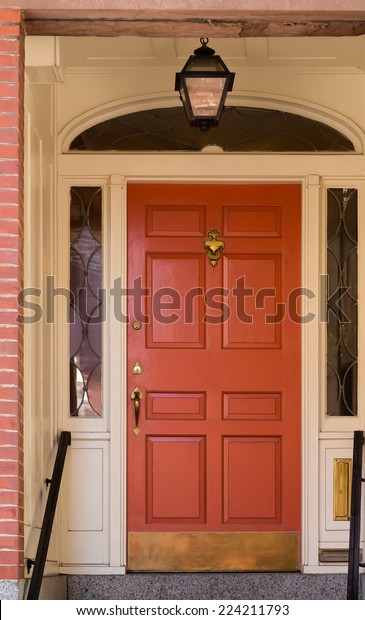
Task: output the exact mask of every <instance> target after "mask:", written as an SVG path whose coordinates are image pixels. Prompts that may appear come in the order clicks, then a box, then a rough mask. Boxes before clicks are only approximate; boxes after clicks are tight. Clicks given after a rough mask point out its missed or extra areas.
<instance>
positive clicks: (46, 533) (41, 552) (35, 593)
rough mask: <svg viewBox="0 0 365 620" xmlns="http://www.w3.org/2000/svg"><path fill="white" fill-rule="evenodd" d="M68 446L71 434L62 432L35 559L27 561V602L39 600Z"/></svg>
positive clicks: (48, 481) (48, 480)
mask: <svg viewBox="0 0 365 620" xmlns="http://www.w3.org/2000/svg"><path fill="white" fill-rule="evenodd" d="M70 444H71V433H70V432H69V431H62V432H61V435H60V440H59V442H58V448H57V454H56V460H55V463H54V467H53V474H52V478H51V479H47V483H49V484H50V489H49V494H48V498H47V503H46V509H45V511H44V516H43V522H42V529H41V533H40V536H39V542H38V547H37V553H36V557H35V560H34V561H33V560H28V565H32V564H34V567H33V573H32V577H31V580H30V585H29V590H28V595H27V600H28V601H35V600H38V598H39V592H40V589H41V585H42V579H43V573H44V567H45V564H46V559H47V553H48V547H49V541H50V538H51V533H52V526H53V521H54V516H55V512H56V505H57V499H58V493H59V490H60V485H61V479H62V472H63V466H64V464H65V459H66V452H67V448H68V446H69V445H70Z"/></svg>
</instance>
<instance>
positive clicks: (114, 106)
mask: <svg viewBox="0 0 365 620" xmlns="http://www.w3.org/2000/svg"><path fill="white" fill-rule="evenodd" d="M233 101H234V103H235V104H237V105H241V106H242V105H250V106H255V107H256V106H258V107H260V108H266V109H280V110H283V111H290V112H292V113H296V114H299V115H302V116H307V117H309V118H313V119H316V120H317V121H319V122H323V123H326V124H328V125H330V126H331V127H334V128H335V129H336V130H338V131H339V132H341V133H342V134H344V135H346V136H347V138H348V139H349V140H351V142H352V143H353V145H354V151H355V152H350V153H349V152H347V153H341V154H336V153H334V154H331V155H327V154H321V155H320V156H317V155H316V154H313V153H311V154H300V155H299V154H298V155H296V156H293V154H288V153H282V154H277V153H276V154H275V153H260V154H254V155H250V154H249V153H244V154H241V153H236V154H232V153H222V152H218V153H217V152H214V150H212V151H209V149H208V150H206V151H204V152H203V153H194V154H192V155H187V154H186V153H184V154H180V153H177V154H175V155H174V157H171V154H168V153H163V152H158V153H153V154H151V153H150V154H148V153H135V154H133V155H131V153H110V152H109V153H106V152H104V153H98V154H96V153H87V152H86V153H78V152H69V146H70V144H71V142H72V140H73V139H74V138H75V137H76V136H77V135H78V134H80V132H81V131H83V130H85V129H86V128H88V127H91V126H93V125H95V124H97V123H99V122H102V121H103V120H106V119H110V118H113V117H115V116H118V115H121V114H122V113H124V112H125V113H132V112H136V111H138V110H146V109H151V108H163V107H170V106H171V104H173V105H174V106H175V105H176V97H173V96H171V95H167V94H161V95H160V96H159V97H156V96H154V97H148V96H146V97H144V98H143V99H142V100H141V99H139V100H137V99H135V98H133V99H128V100H124V101H118V102H113V103H111V104H110V105H108V106H103V107H102V108H97V109H94V110H92V111H91V112H88V113H87V114H83V115H81V116H80V117H78V118H77V119H75V120H74V121H72V123H69V125H67V126H66V127H65V128H64V130H63V131H62V132H61V134H60V135H59V159H58V161H59V175H60V198H59V204H60V205H68V203H69V192H70V187H71V186H75V185H78V184H80V185H84V186H85V185H86V186H89V185H94V186H95V185H97V186H99V185H100V186H102V187H103V188H104V190H103V191H104V193H105V197H106V198H105V199H106V205H107V206H108V209H107V211H108V215H107V219H106V225H107V227H108V229H107V232H106V235H107V238H108V239H110V244H111V246H112V247H114V250H113V249H112V250H111V251H110V252H108V256H107V257H106V260H107V265H106V270H107V281H108V282H109V283H110V282H111V279H112V278H113V277H116V276H118V275H120V274H122V278H125V276H126V271H125V264H126V256H127V248H126V233H125V231H126V198H127V187H128V185H129V184H130V183H134V182H140V181H141V182H144V181H146V180H148V181H152V182H156V181H159V182H161V181H163V182H164V183H175V182H183V183H197V182H199V183H215V182H225V183H232V182H235V183H237V181H238V182H239V183H245V184H247V183H251V182H259V183H269V182H270V183H272V182H273V183H279V182H282V181H285V182H289V183H295V182H297V183H300V184H301V186H302V207H303V209H302V210H303V215H302V230H303V232H302V285H303V287H304V288H305V289H306V290H311V291H312V292H313V293H314V298H313V299H312V300H311V301H310V300H308V299H304V300H303V308H302V309H303V313H307V311H308V312H313V313H314V314H316V316H319V290H320V281H319V273H320V269H321V265H322V264H323V263H322V260H323V256H322V253H321V251H320V248H319V245H318V242H319V241H321V242H322V243H323V230H321V226H322V224H323V209H324V206H325V200H326V198H325V194H326V190H327V188H328V187H333V186H337V187H338V186H341V187H342V186H346V185H348V183H351V186H353V185H354V184H355V185H356V186H357V187H362V186H363V181H362V179H361V170H362V166H361V162H362V159H363V158H362V154H363V152H364V144H365V141H364V135H363V133H362V132H361V130H360V129H359V128H358V127H357V126H356V124H355V123H353V122H352V121H350V120H349V119H348V118H345V117H342V116H339V115H337V114H334V113H333V112H332V111H331V110H327V109H324V108H321V107H319V106H313V105H311V104H307V103H303V102H299V101H297V100H293V99H289V98H279V99H278V100H276V99H275V98H273V97H272V96H266V95H259V96H258V95H256V94H253V95H247V94H245V95H242V96H241V97H236V99H233ZM316 158H317V159H316ZM355 162H357V164H356V165H354V163H355ZM346 179H351V181H346ZM60 211H62V209H59V213H58V216H57V217H58V225H57V230H58V235H59V236H60V237H62V235H65V237H66V238H67V237H68V226H69V222H68V220H67V213H66V212H63V213H61V212H60ZM65 211H67V209H66V210H65ZM321 222H322V224H321ZM109 235H110V237H109ZM321 235H322V236H321ZM120 248H122V252H120ZM59 262H60V265H61V269H60V272H61V280H60V284H61V286H62V285H65V286H67V282H68V280H67V278H68V264H67V257H65V252H64V250H61V249H60V254H59ZM109 335H110V340H109V344H108V342H107V343H106V348H105V355H106V356H107V367H108V368H109V369H111V368H112V369H113V372H112V376H111V377H108V389H109V394H110V395H111V396H110V399H109V401H108V404H109V406H110V410H109V414H108V419H107V420H106V421H105V424H104V422H103V421H100V420H97V427H98V429H99V430H98V429H97V428H96V426H95V427H94V428H93V425H92V424H90V423H88V422H87V421H86V425H85V426H83V422H84V421H83V420H75V419H73V420H70V418H69V417H68V416H67V402H66V401H67V399H66V398H65V392H66V391H67V382H68V376H67V372H66V371H65V372H64V373H63V375H62V373H61V377H60V383H59V395H60V402H61V403H62V402H63V405H62V404H61V410H62V412H63V414H62V415H63V416H65V417H64V421H63V427H64V428H67V427H69V428H71V429H72V430H74V432H75V441H74V449H75V450H77V449H78V442H79V447H81V448H85V447H87V448H90V450H91V451H92V450H94V449H95V446H96V445H97V446H98V447H100V446H102V443H103V442H104V444H105V446H104V447H105V450H106V452H107V454H108V457H107V461H106V462H107V464H108V465H107V468H106V469H105V470H103V471H104V474H103V475H106V477H107V478H108V479H109V480H106V479H104V481H103V484H105V485H108V482H110V489H111V496H109V499H108V494H107V493H105V495H104V502H107V504H108V505H107V506H106V507H105V516H106V517H107V516H108V515H109V517H108V523H107V525H106V528H105V531H104V530H103V531H101V530H100V531H99V537H100V540H101V541H102V542H101V543H100V544H101V545H102V547H103V549H104V551H103V552H102V557H103V558H106V556H107V548H108V547H109V548H110V549H111V552H110V557H109V560H108V559H106V560H105V561H104V562H101V561H97V562H95V561H94V562H90V564H92V563H93V564H94V567H93V568H92V569H90V570H91V571H92V572H95V570H96V569H95V564H99V565H100V564H104V566H105V571H106V572H123V570H125V568H126V566H127V561H126V529H127V528H126V521H125V510H126V505H125V501H126V494H125V484H126V477H125V476H126V473H125V447H126V437H125V423H126V420H127V416H128V415H129V413H128V412H129V401H128V399H127V396H128V395H127V394H126V382H125V369H126V350H125V340H126V338H125V326H123V325H120V324H118V325H117V324H113V325H112V326H111V328H110V331H109ZM320 338H321V327H320V325H319V322H318V321H314V322H311V323H308V324H303V326H302V343H303V349H302V430H303V440H302V485H303V492H302V538H301V543H302V554H301V568H302V570H303V571H304V572H321V567H320V566H319V565H318V548H319V540H320V532H319V529H320V527H319V524H320V522H323V520H324V519H325V518H326V517H325V516H323V515H322V516H319V512H320V510H322V511H323V510H326V508H325V507H320V506H319V505H318V486H319V484H320V481H319V478H320V476H321V479H325V478H326V475H327V474H326V472H324V473H323V471H322V472H320V467H321V466H320V462H319V458H318V442H319V441H321V440H328V437H324V434H325V433H324V432H323V430H322V437H321V438H320V437H319V434H318V428H319V419H320V417H321V415H322V412H321V402H320V400H319V396H318V395H319V394H320V393H321V390H322V388H323V385H322V380H323V376H322V375H323V372H322V366H321V365H322V362H323V359H322V358H321V355H323V350H322V353H320V355H319V357H318V358H316V359H314V358H313V351H314V350H318V351H321V348H320V342H321V340H320ZM67 342H68V340H67V331H65V328H64V326H60V328H59V333H58V343H59V350H60V351H61V354H62V356H63V357H64V358H65V360H64V361H66V363H67V348H68V347H67ZM110 342H113V343H115V342H119V343H121V347H120V348H118V347H117V348H118V351H116V347H111V346H110ZM322 346H323V345H322ZM341 422H343V420H342V421H341ZM355 422H356V420H355ZM337 426H338V425H337ZM350 426H351V424H350ZM322 428H323V429H324V430H326V427H325V425H324V426H323V427H322ZM351 428H352V427H351ZM338 429H339V430H341V429H340V426H338ZM95 431H97V432H95ZM99 431H100V438H98V437H97V434H98V432H99ZM342 432H343V434H344V437H345V435H346V432H347V427H346V429H345V427H343V428H342ZM109 433H110V435H109ZM107 435H108V437H109V438H108V437H107ZM345 439H346V437H345ZM346 441H347V443H346V445H345V449H348V440H347V439H346ZM98 442H99V443H98ZM106 472H107V473H106ZM69 475H72V472H69ZM313 481H316V482H315V485H313ZM321 484H322V482H321ZM316 485H317V486H316ZM119 500H120V501H119ZM61 529H62V540H63V547H64V549H65V550H67V549H70V542H69V541H68V531H67V519H66V520H65V519H64V518H63V519H62V526H61ZM116 531H118V536H117V539H116V538H115V536H116ZM85 535H86V537H85V548H87V549H90V546H89V545H88V544H87V542H86V541H87V533H85ZM93 535H95V534H93ZM71 544H72V543H71ZM81 546H82V545H81ZM67 553H69V551H67ZM62 562H63V565H64V572H68V571H69V572H75V570H77V571H78V572H80V573H82V572H86V573H87V572H89V569H88V568H87V567H85V564H87V562H82V558H81V559H80V557H79V558H76V559H75V560H73V559H72V553H71V555H70V554H69V555H68V556H67V557H66V560H65V559H63V560H62ZM82 564H84V566H83V567H82V566H81V565H82ZM66 565H68V566H69V568H67V566H66ZM325 569H326V570H327V571H328V566H326V567H325ZM98 571H99V572H103V569H102V568H98Z"/></svg>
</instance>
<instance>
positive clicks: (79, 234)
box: [70, 187, 103, 418]
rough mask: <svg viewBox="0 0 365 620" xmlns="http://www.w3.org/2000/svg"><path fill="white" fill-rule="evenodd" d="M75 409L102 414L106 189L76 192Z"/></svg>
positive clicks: (72, 312) (73, 268) (72, 410)
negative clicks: (103, 235) (104, 215)
mask: <svg viewBox="0 0 365 620" xmlns="http://www.w3.org/2000/svg"><path fill="white" fill-rule="evenodd" d="M70 194H71V195H70V289H71V301H70V415H71V416H73V417H83V418H96V417H97V418H99V417H101V415H102V312H103V296H102V192H101V188H100V187H72V188H71V192H70Z"/></svg>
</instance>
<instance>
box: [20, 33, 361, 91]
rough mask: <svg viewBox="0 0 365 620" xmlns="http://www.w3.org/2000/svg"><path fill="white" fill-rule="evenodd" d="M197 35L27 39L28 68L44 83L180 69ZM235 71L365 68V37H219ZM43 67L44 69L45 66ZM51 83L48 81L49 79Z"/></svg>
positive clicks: (32, 77) (221, 51)
mask: <svg viewBox="0 0 365 620" xmlns="http://www.w3.org/2000/svg"><path fill="white" fill-rule="evenodd" d="M198 39H199V37H198V36H197V37H196V38H189V39H187V38H180V37H179V38H162V37H129V36H126V37H120V38H117V37H51V36H50V37H27V39H26V52H27V53H26V66H27V68H28V74H29V78H30V80H31V81H43V78H44V71H45V69H46V68H47V67H49V68H50V69H53V70H55V71H58V72H59V73H60V79H61V81H62V76H63V75H65V74H66V73H80V72H82V73H87V72H92V73H104V74H105V73H119V72H131V71H132V72H138V71H141V72H145V71H146V69H147V70H148V71H149V72H156V74H160V72H161V70H162V71H163V70H165V69H166V70H168V71H170V72H174V71H179V70H180V69H181V66H182V65H183V64H184V62H185V61H186V58H187V57H188V56H189V55H190V54H191V53H192V51H193V50H194V49H195V48H196V47H197V45H198ZM210 45H211V46H212V47H213V48H214V49H216V51H217V53H218V54H220V55H221V56H222V57H223V58H224V60H225V62H227V64H228V66H229V67H230V69H231V70H232V71H240V72H247V73H250V72H254V73H257V72H260V71H264V72H267V71H270V70H272V69H276V70H277V71H292V70H293V68H295V71H304V72H308V71H310V72H311V73H313V72H321V73H322V72H326V73H327V72H329V73H331V72H335V73H338V72H341V73H343V72H346V73H362V72H363V71H364V70H365V66H364V63H365V36H360V37H317V38H315V39H313V38H311V37H297V38H295V39H293V38H281V37H271V38H266V37H260V38H255V39H253V38H247V39H246V38H226V39H221V38H215V37H212V38H211V39H210ZM41 69H42V70H41ZM46 81H47V80H46Z"/></svg>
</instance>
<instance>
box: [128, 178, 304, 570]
mask: <svg viewBox="0 0 365 620" xmlns="http://www.w3.org/2000/svg"><path fill="white" fill-rule="evenodd" d="M300 196H301V188H300V186H299V185H296V184H288V185H283V184H267V185H184V184H181V185H177V184H164V185H158V184H140V185H130V186H129V188H128V289H129V290H128V299H129V305H128V315H129V324H128V465H127V466H128V500H127V501H128V567H129V570H156V571H163V570H166V571H168V570H170V571H178V570H181V571H188V570H191V571H194V570H197V571H198V570H201V571H207V570H216V571H219V570H222V571H224V570H296V569H297V568H298V566H299V531H300V494H301V487H300V297H301V291H300V264H301V251H300ZM206 242H208V247H207V246H206ZM217 242H218V243H217ZM219 242H223V244H220V243H219ZM223 245H224V247H223Z"/></svg>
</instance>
